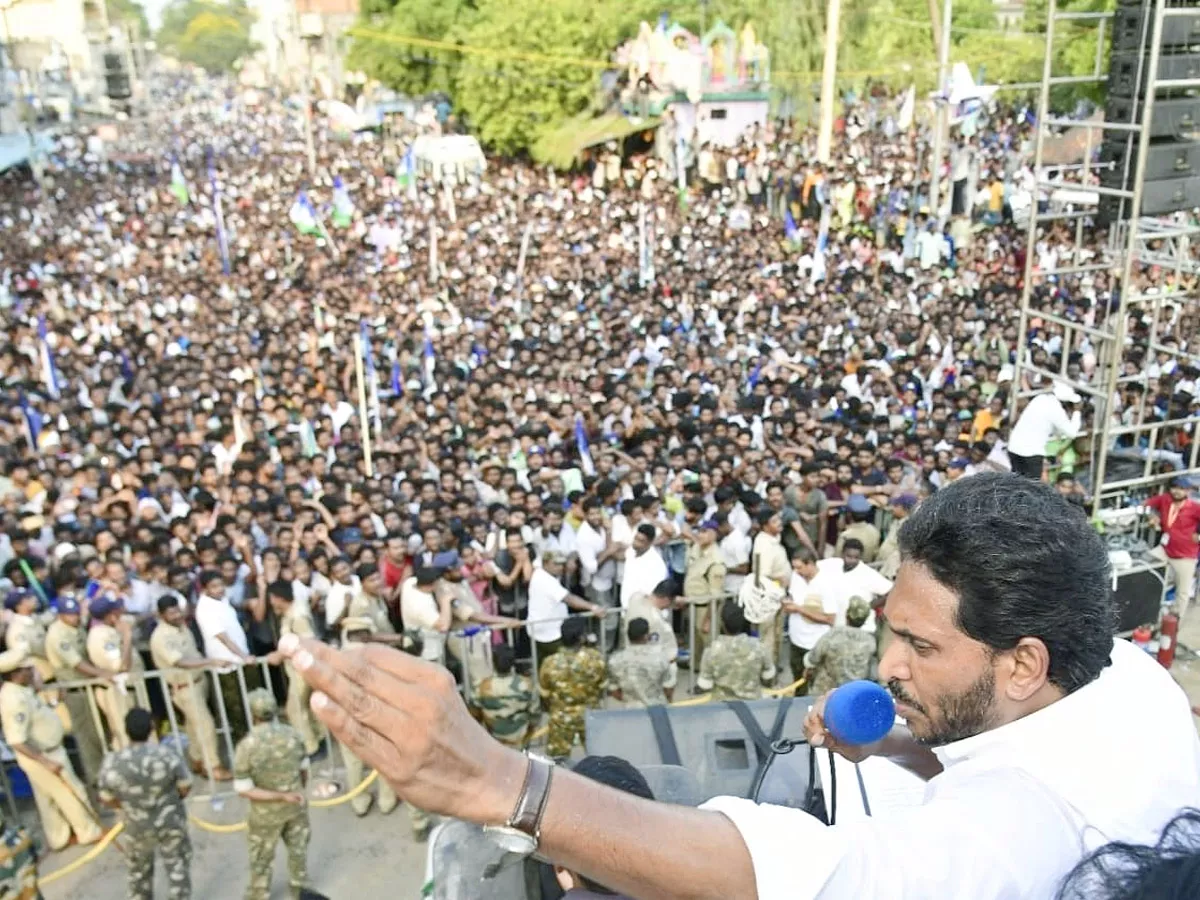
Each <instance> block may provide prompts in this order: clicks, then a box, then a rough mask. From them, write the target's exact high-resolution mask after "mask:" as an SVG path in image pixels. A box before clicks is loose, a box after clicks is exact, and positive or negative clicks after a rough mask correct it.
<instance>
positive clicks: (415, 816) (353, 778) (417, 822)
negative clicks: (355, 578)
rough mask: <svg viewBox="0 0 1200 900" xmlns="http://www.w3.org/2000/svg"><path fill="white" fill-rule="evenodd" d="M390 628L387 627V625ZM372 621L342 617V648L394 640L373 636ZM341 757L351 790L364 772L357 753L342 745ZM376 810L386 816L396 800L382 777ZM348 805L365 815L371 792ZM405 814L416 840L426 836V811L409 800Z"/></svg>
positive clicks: (369, 619) (427, 827)
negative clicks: (379, 639)
mask: <svg viewBox="0 0 1200 900" xmlns="http://www.w3.org/2000/svg"><path fill="white" fill-rule="evenodd" d="M389 628H390V626H389ZM375 629H376V622H375V620H374V619H371V618H368V617H366V616H357V617H355V616H347V617H346V618H345V619H343V620H342V647H343V648H350V647H359V646H362V645H363V644H369V643H376V642H377V638H378V637H382V638H385V640H384V641H383V642H384V643H395V641H394V640H393V638H397V637H398V635H386V634H385V635H377V634H376V630H375ZM342 758H343V759H344V760H345V762H346V784H347V787H348V789H349V790H354V788H355V787H357V786H358V785H359V784H361V783H362V780H363V778H364V777H366V774H367V771H366V769H365V767H364V766H363V764H362V760H360V759H359V758H358V757H357V756H355V755H354V754H353V753H351V752H350V751H349V750H347V749H346V747H345V745H342ZM378 781H379V811H380V812H381V813H383V815H385V816H386V815H387V814H388V813H390V812H391V811H392V810H393V809H395V808H396V806H397V805H398V804H399V802H400V800H399V798H397V797H396V792H395V791H393V790H392V786H391V785H390V784H388V783H387V781H386V780H384V779H383V778H380V779H379V780H378ZM350 808H351V809H353V810H354V814H355V815H357V816H365V815H366V814H367V813H368V812H369V811H370V809H371V793H370V791H363V792H362V793H361V794H359V795H358V796H357V797H355V798H354V799H353V800H351V801H350ZM408 816H409V820H410V822H411V823H412V829H413V835H414V836H415V837H416V839H417V840H418V841H423V840H425V838H427V837H428V836H429V829H430V827H431V826H432V823H431V822H430V820H429V814H428V813H427V812H425V811H424V810H422V809H417V807H415V806H413V805H412V804H411V803H410V804H408Z"/></svg>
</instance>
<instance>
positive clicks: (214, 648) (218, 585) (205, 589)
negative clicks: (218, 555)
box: [196, 569, 261, 739]
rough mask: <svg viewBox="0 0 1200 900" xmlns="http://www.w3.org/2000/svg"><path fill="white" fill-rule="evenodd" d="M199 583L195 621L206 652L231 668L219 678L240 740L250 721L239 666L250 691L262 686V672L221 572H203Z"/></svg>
mask: <svg viewBox="0 0 1200 900" xmlns="http://www.w3.org/2000/svg"><path fill="white" fill-rule="evenodd" d="M197 586H198V588H199V591H200V596H199V597H198V598H197V599H196V624H197V625H198V626H199V627H200V637H201V638H202V639H203V641H204V655H205V656H206V657H208V658H209V659H215V660H218V661H220V662H222V663H228V668H226V669H224V670H223V671H222V672H221V673H220V674H219V675H218V676H217V680H218V681H219V682H220V685H221V696H222V698H223V699H224V701H225V714H226V715H227V716H228V718H229V725H230V727H231V728H232V729H233V732H234V737H235V739H240V738H241V737H242V736H243V735H244V734H245V733H246V732H247V731H248V730H249V723H247V722H246V716H245V707H244V705H243V703H242V695H241V687H240V684H239V681H238V673H237V671H236V667H237V666H245V667H246V668H245V669H244V670H243V672H242V674H243V676H244V678H245V681H246V687H247V689H248V690H253V689H254V688H256V687H260V686H261V677H260V672H259V669H258V667H257V666H253V665H250V663H253V662H254V657H253V656H251V655H250V644H249V642H248V641H247V640H246V631H245V629H243V628H242V623H241V621H240V620H239V619H238V614H237V610H236V609H234V608H233V607H232V606H230V604H229V601H228V600H226V599H225V581H224V579H222V577H221V573H220V572H217V571H215V570H213V569H207V570H205V571H203V572H201V573H200V577H199V579H198V581H197Z"/></svg>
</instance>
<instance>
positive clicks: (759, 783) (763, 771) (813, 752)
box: [750, 738, 861, 825]
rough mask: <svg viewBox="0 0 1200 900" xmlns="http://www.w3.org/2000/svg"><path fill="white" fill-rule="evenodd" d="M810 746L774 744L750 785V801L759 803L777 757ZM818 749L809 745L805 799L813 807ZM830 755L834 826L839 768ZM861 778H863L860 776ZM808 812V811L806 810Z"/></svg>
mask: <svg viewBox="0 0 1200 900" xmlns="http://www.w3.org/2000/svg"><path fill="white" fill-rule="evenodd" d="M801 745H808V741H793V740H791V739H789V738H780V739H779V740H777V741H774V742H772V744H771V752H770V754H769V755H768V756H767V758H766V759H765V760H764V761H763V764H762V765H761V766H759V769H758V773H757V774H756V775H755V776H754V782H753V784H751V785H750V799H751V800H752V801H753V802H754V803H757V802H758V795H759V793H761V792H762V787H763V782H764V781H766V778H767V772H769V771H770V769H771V764H772V763H774V762H775V758H776V757H777V756H786V755H787V754H788V753H791V752H792V751H793V750H795V749H796V748H797V747H799V746H801ZM817 752H818V751H817V748H816V747H813V746H811V745H809V754H808V796H807V797H806V798H805V806H806V807H808V806H811V805H812V797H813V795H814V794H815V792H816V788H815V783H816V775H817V772H816V769H817ZM825 752H826V753H828V754H829V791H828V794H827V796H829V798H830V800H829V824H830V825H833V824H835V823H836V822H837V766H836V765H835V764H834V759H833V751H832V750H826V751H825ZM860 777H861V776H860ZM806 811H807V810H806Z"/></svg>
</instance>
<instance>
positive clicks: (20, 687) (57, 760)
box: [0, 657, 101, 850]
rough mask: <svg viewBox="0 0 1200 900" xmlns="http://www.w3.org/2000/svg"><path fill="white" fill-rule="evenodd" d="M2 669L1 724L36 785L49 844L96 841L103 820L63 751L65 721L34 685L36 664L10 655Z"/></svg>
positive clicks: (0, 664)
mask: <svg viewBox="0 0 1200 900" xmlns="http://www.w3.org/2000/svg"><path fill="white" fill-rule="evenodd" d="M0 673H3V674H4V676H5V680H4V684H3V685H2V686H0V728H3V730H4V739H5V740H6V741H7V742H8V745H9V746H10V747H11V748H12V749H13V752H14V753H16V755H17V765H19V766H20V767H21V771H22V772H24V773H25V776H26V777H27V778H28V779H29V784H30V786H31V787H32V788H33V799H34V800H35V801H36V803H37V808H38V814H39V815H40V816H41V819H42V831H43V832H44V833H45V835H46V844H47V845H48V846H49V847H50V849H51V850H61V849H63V847H66V846H67V844H68V843H70V841H71V838H72V836H74V837H75V839H76V841H77V842H78V843H80V844H91V843H95V842H96V841H98V840H100V833H101V830H100V823H99V821H98V819H97V817H96V814H95V812H93V810H92V808H91V805H90V804H89V802H88V799H87V791H86V790H85V789H84V787H83V785H82V784H80V783H79V779H78V778H76V777H75V773H74V772H73V771H72V770H71V761H70V760H69V759H68V758H67V751H66V750H64V749H63V745H62V742H63V733H64V731H63V724H62V720H61V719H59V717H58V716H57V715H55V713H54V710H52V709H51V708H50V707H49V706H47V705H46V702H45V701H44V700H42V698H41V697H39V696H38V695H37V691H35V690H34V689H33V679H34V672H33V664H32V663H31V662H29V661H28V660H24V659H19V660H17V659H13V658H11V657H6V658H4V659H3V660H0Z"/></svg>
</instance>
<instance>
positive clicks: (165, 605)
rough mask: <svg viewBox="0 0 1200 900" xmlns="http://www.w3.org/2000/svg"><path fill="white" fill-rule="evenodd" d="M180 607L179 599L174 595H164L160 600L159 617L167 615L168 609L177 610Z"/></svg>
mask: <svg viewBox="0 0 1200 900" xmlns="http://www.w3.org/2000/svg"><path fill="white" fill-rule="evenodd" d="M178 606H179V598H178V597H176V596H175V595H174V594H163V595H162V596H161V597H159V598H158V612H159V615H161V614H163V613H165V612H166V611H167V610H168V609H175V608H176V607H178Z"/></svg>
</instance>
